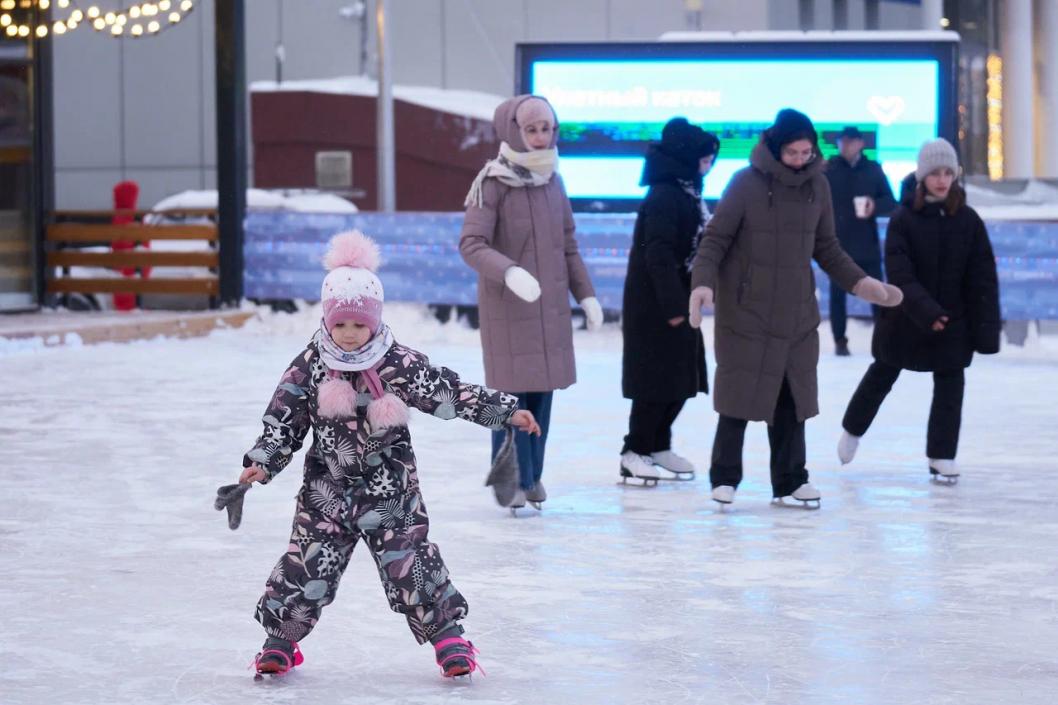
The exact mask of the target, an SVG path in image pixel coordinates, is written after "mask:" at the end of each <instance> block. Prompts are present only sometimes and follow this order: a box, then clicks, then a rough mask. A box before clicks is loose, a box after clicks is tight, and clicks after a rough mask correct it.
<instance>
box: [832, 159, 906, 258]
mask: <svg viewBox="0 0 1058 705" xmlns="http://www.w3.org/2000/svg"><path fill="white" fill-rule="evenodd" d="M825 173H826V176H827V181H829V182H830V195H831V198H832V199H833V200H834V230H835V231H836V232H837V235H838V242H840V243H841V247H842V249H844V250H845V252H848V253H849V257H852V259H853V260H855V261H856V264H858V265H860V266H861V267H864V266H867V265H870V264H873V263H875V262H879V261H881V259H882V250H881V248H880V247H879V246H878V216H880V215H881V216H885V215H889V213H891V212H892V210H893V208H895V207H896V199H895V198H893V190H892V189H891V188H889V179H887V178H886V176H885V172H884V171H882V167H881V165H880V164H879V163H878V162H875V161H872V160H870V159H868V158H867V157H860V160H859V161H858V162H856V165H855V166H853V165H851V164H849V163H848V162H847V161H846V160H845V157H843V156H841V155H840V154H839V155H837V156H835V157H831V158H830V159H829V160H828V161H827V169H826V172H825ZM857 196H870V197H871V198H873V199H874V209H875V210H874V215H872V216H871V217H870V218H857V217H856V208H855V205H854V203H853V199H854V198H856V197H857Z"/></svg>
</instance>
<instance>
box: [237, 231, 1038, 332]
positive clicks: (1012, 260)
mask: <svg viewBox="0 0 1058 705" xmlns="http://www.w3.org/2000/svg"><path fill="white" fill-rule="evenodd" d="M575 220H576V223H577V241H578V243H579V245H580V251H581V255H582V256H583V258H584V261H585V264H586V265H587V267H588V270H589V272H590V274H591V279H592V283H593V284H594V286H595V290H596V295H597V296H598V298H599V301H600V302H601V303H602V305H603V307H604V308H606V309H609V310H620V309H621V298H622V291H623V287H624V279H625V272H626V270H627V266H628V250H629V246H630V244H631V241H632V229H633V226H634V224H635V214H634V213H627V214H592V213H578V214H576V215H575ZM986 224H987V226H988V233H989V236H990V238H991V240H992V246H993V249H994V250H995V254H996V266H997V269H998V272H999V281H1000V299H1001V308H1002V315H1003V318H1004V319H1005V320H1038V319H1058V222H1042V221H1039V222H1038V221H992V222H987V223H986ZM245 225H246V228H245V252H244V254H245V268H244V275H243V277H244V279H243V284H244V295H245V296H246V297H247V298H252V299H263V300H284V299H304V300H308V301H316V300H318V299H319V292H320V284H321V283H322V278H323V275H322V271H323V270H322V267H321V264H320V263H321V261H322V259H323V254H324V252H325V251H326V247H327V241H328V239H329V238H330V237H331V236H332V235H334V234H335V233H338V232H341V231H343V230H350V229H354V228H355V229H359V230H362V231H363V232H365V233H367V234H368V235H370V236H371V237H373V238H375V240H376V241H377V242H378V244H379V247H380V249H381V251H382V268H381V270H380V276H381V277H382V280H383V283H384V284H385V287H386V300H387V301H415V302H422V303H438V304H461V305H476V304H477V274H476V273H475V272H474V271H473V270H471V269H470V267H468V266H467V265H466V263H464V262H463V259H462V258H461V257H460V255H459V234H460V230H461V228H462V226H463V214H462V213H419V212H399V213H357V214H325V213H295V212H275V211H251V212H249V213H248V214H247V216H246V221H245ZM886 225H887V222H886V221H885V220H881V221H879V234H880V236H881V237H882V238H883V239H884V237H885V228H886ZM813 267H814V269H815V273H816V295H817V298H818V299H819V306H820V310H821V312H822V315H823V316H824V317H826V315H827V311H828V300H829V294H830V287H829V282H828V279H827V277H826V275H825V274H823V273H822V272H821V271H820V270H819V268H818V267H816V266H815V265H814V264H813ZM848 312H849V314H850V315H869V307H868V305H867V304H866V303H864V302H862V301H860V300H859V299H856V298H854V297H850V298H849V300H848Z"/></svg>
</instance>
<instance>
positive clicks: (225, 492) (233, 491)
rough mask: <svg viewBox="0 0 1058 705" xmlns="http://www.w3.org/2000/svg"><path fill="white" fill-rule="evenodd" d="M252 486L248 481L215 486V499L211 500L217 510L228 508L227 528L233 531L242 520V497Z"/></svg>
mask: <svg viewBox="0 0 1058 705" xmlns="http://www.w3.org/2000/svg"><path fill="white" fill-rule="evenodd" d="M251 487H253V485H251V484H250V483H249V482H240V483H239V484H237V485H224V486H223V487H219V488H217V499H216V500H215V501H214V502H213V508H214V509H216V510H217V511H218V512H219V511H220V510H222V509H227V510H228V528H229V529H231V530H232V531H235V530H236V529H238V528H239V523H240V522H241V521H242V499H243V497H244V496H246V492H247V491H248V490H249V489H250V488H251Z"/></svg>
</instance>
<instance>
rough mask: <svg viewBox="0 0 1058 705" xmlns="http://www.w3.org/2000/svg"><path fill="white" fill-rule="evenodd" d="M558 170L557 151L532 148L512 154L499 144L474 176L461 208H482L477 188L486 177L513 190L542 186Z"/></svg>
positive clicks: (506, 145)
mask: <svg viewBox="0 0 1058 705" xmlns="http://www.w3.org/2000/svg"><path fill="white" fill-rule="evenodd" d="M557 169H558V149H555V148H551V149H534V150H531V151H528V152H516V151H514V149H513V148H512V147H511V146H510V145H509V144H507V143H506V142H501V143H500V153H499V155H498V156H497V157H496V158H495V159H490V160H489V161H487V162H485V166H484V167H483V168H482V170H481V171H479V172H478V175H477V176H476V177H474V183H472V184H471V185H470V191H469V192H468V193H467V197H466V198H465V199H464V200H463V206H464V207H468V206H472V205H473V206H478V207H479V208H480V207H481V205H482V194H481V187H482V184H484V183H485V179H487V178H489V177H490V176H491V177H493V178H495V179H498V180H499V181H501V182H502V183H505V184H507V185H508V186H513V187H515V188H524V187H526V186H543V185H545V184H547V183H548V182H549V181H551V176H552V175H553V174H554V173H555V171H556V170H557Z"/></svg>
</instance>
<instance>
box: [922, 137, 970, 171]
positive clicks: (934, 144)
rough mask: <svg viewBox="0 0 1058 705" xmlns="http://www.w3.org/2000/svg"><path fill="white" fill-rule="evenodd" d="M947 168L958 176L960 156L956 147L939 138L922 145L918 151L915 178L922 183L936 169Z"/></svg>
mask: <svg viewBox="0 0 1058 705" xmlns="http://www.w3.org/2000/svg"><path fill="white" fill-rule="evenodd" d="M944 167H947V168H949V169H951V170H952V171H953V172H954V173H955V174H956V175H958V173H959V156H958V155H957V154H956V153H955V147H952V146H951V142H949V141H948V140H946V139H944V138H943V137H938V138H937V139H935V140H931V141H929V142H926V143H925V144H924V145H922V148H921V149H919V150H918V166H917V167H916V169H915V178H916V179H918V180H919V181H922V180H923V179H925V178H926V177H927V176H929V174H930V172H932V171H934V170H935V169H942V168H944Z"/></svg>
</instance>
